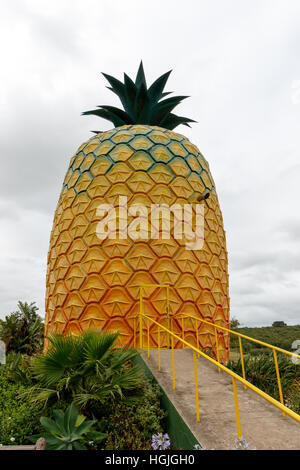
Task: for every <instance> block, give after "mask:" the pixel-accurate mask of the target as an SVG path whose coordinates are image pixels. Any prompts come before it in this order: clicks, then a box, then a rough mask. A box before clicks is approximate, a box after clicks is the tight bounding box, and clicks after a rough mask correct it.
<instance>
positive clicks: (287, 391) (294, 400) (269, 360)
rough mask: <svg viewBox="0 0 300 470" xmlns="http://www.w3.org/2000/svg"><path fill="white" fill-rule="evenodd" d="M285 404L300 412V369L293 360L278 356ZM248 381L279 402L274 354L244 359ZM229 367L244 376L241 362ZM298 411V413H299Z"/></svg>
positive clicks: (230, 364) (263, 353)
mask: <svg viewBox="0 0 300 470" xmlns="http://www.w3.org/2000/svg"><path fill="white" fill-rule="evenodd" d="M277 360H278V367H279V373H280V380H281V386H282V392H283V397H284V402H285V404H287V406H289V407H290V408H291V409H292V410H293V411H295V412H296V413H299V411H300V393H299V392H300V368H299V366H298V365H295V364H293V362H292V361H291V358H290V357H288V356H286V355H284V354H280V353H278V354H277ZM244 365H245V374H246V379H247V380H248V381H249V382H250V383H252V384H253V385H255V386H256V387H258V388H260V389H261V390H263V391H264V392H266V393H268V394H269V395H271V396H272V397H273V398H275V399H276V400H279V391H278V383H277V376H276V369H275V363H274V357H273V353H272V352H271V353H270V352H261V353H260V355H258V356H247V357H245V358H244ZM227 367H228V368H229V369H231V370H233V371H234V372H236V373H237V374H239V375H240V376H242V366H241V361H240V359H238V360H237V361H229V363H228V364H227ZM297 410H298V411H297Z"/></svg>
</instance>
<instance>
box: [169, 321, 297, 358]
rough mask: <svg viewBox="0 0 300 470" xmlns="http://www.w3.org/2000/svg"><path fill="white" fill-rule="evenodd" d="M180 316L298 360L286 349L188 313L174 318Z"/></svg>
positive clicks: (295, 355)
mask: <svg viewBox="0 0 300 470" xmlns="http://www.w3.org/2000/svg"><path fill="white" fill-rule="evenodd" d="M181 315H184V316H185V317H189V318H193V319H194V320H197V321H201V322H202V323H205V324H207V325H211V326H213V327H216V328H217V329H218V330H224V331H227V332H228V333H231V334H233V335H237V336H239V337H241V338H244V339H248V340H249V341H252V342H254V343H258V344H261V345H262V346H265V347H267V348H270V349H273V350H274V349H275V350H276V351H278V352H281V353H283V354H287V355H289V356H293V357H295V358H297V359H300V356H299V355H298V354H295V353H293V352H291V351H287V350H286V349H281V348H278V347H277V346H273V345H272V344H269V343H265V342H264V341H260V340H259V339H255V338H251V337H250V336H246V335H243V334H242V333H238V332H237V331H233V330H229V329H228V328H225V327H224V326H220V325H217V324H216V323H211V322H209V321H207V320H203V319H202V318H198V317H195V316H194V315H190V314H188V313H178V314H176V315H174V317H177V316H181Z"/></svg>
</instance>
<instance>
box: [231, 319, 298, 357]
mask: <svg viewBox="0 0 300 470" xmlns="http://www.w3.org/2000/svg"><path fill="white" fill-rule="evenodd" d="M234 331H236V332H237V333H242V334H244V335H246V336H250V337H252V338H255V339H259V340H260V341H264V342H265V343H269V344H272V345H274V346H277V347H279V348H282V349H287V350H288V351H292V349H291V345H292V343H293V341H295V340H297V339H298V340H300V325H295V326H282V327H274V326H262V327H256V328H248V327H243V328H235V330H234ZM230 347H231V349H236V348H238V347H239V345H238V337H237V336H236V335H230ZM261 348H262V346H260V345H259V344H256V343H252V342H250V341H247V340H245V339H243V350H244V351H245V352H248V351H250V350H251V352H254V350H256V351H257V352H259V350H261ZM263 349H265V348H263Z"/></svg>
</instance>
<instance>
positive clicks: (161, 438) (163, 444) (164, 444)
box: [152, 432, 171, 450]
mask: <svg viewBox="0 0 300 470" xmlns="http://www.w3.org/2000/svg"><path fill="white" fill-rule="evenodd" d="M170 445H171V442H170V438H169V436H168V434H163V433H162V432H160V433H159V434H153V436H152V449H154V450H166V449H169V448H170Z"/></svg>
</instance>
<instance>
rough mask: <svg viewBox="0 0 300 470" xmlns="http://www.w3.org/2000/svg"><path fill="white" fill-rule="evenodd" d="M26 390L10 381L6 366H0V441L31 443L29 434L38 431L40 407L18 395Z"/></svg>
mask: <svg viewBox="0 0 300 470" xmlns="http://www.w3.org/2000/svg"><path fill="white" fill-rule="evenodd" d="M25 390H26V388H25V386H24V385H22V384H21V383H12V382H11V381H10V379H9V376H8V374H7V371H6V368H4V367H1V368H0V443H1V444H2V445H10V444H31V441H30V439H29V436H30V435H32V434H34V433H37V432H39V431H40V429H41V426H40V422H39V417H40V414H41V407H40V406H38V405H33V404H32V403H30V402H29V400H28V398H26V397H24V396H23V397H20V393H23V392H24V391H25Z"/></svg>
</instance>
